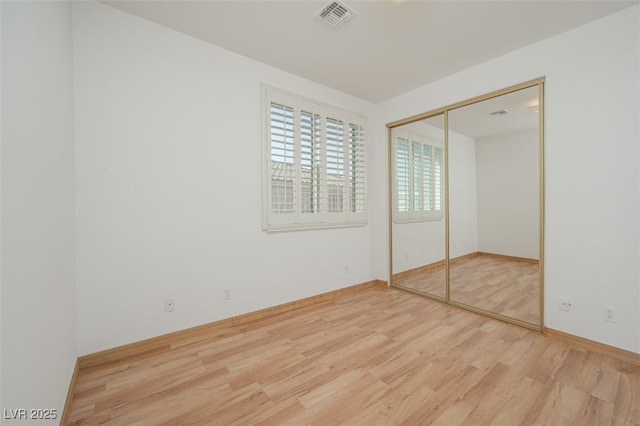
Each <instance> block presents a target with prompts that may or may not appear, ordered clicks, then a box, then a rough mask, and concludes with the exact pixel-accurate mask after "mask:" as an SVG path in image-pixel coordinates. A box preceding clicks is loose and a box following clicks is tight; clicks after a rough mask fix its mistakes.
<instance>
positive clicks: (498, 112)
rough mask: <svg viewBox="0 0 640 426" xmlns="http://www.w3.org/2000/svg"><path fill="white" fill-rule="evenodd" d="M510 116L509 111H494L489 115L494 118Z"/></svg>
mask: <svg viewBox="0 0 640 426" xmlns="http://www.w3.org/2000/svg"><path fill="white" fill-rule="evenodd" d="M506 114H509V111H507V110H506V109H500V110H498V111H494V112H492V113H491V114H489V115H490V116H492V117H500V116H502V115H506Z"/></svg>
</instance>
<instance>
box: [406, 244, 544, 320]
mask: <svg viewBox="0 0 640 426" xmlns="http://www.w3.org/2000/svg"><path fill="white" fill-rule="evenodd" d="M450 268H451V277H450V297H451V300H454V301H456V302H459V303H464V304H466V305H470V306H475V307H477V308H481V309H484V310H487V311H491V312H495V313H498V314H502V315H505V316H508V317H511V318H516V319H519V320H522V321H526V322H529V323H533V324H537V323H539V322H540V321H539V318H540V312H539V306H540V293H539V282H540V268H539V265H538V264H537V263H531V262H526V261H519V260H511V259H506V258H502V257H495V256H491V255H484V254H479V255H477V256H474V257H470V258H466V259H464V260H457V261H456V262H455V263H452V264H451V266H450ZM445 280H446V278H445V267H444V266H441V267H437V268H433V269H431V270H428V271H424V272H421V273H419V274H412V275H410V276H408V277H406V278H403V279H399V280H398V279H394V283H395V284H397V285H402V286H404V287H408V288H411V289H414V290H418V291H422V292H424V293H428V294H433V295H436V296H440V297H445V291H446V290H445Z"/></svg>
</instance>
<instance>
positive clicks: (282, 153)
mask: <svg viewBox="0 0 640 426" xmlns="http://www.w3.org/2000/svg"><path fill="white" fill-rule="evenodd" d="M294 118H295V117H294V112H293V108H291V107H289V106H286V105H282V104H279V103H276V102H272V103H271V104H270V117H269V121H270V123H271V125H270V128H269V141H270V152H269V157H270V159H271V173H270V175H271V185H270V188H271V195H270V199H271V211H272V212H274V213H275V214H292V213H294V212H295V207H296V202H295V193H296V180H297V179H296V178H297V176H296V169H295V141H294Z"/></svg>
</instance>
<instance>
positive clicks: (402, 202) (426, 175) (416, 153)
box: [394, 134, 444, 222]
mask: <svg viewBox="0 0 640 426" xmlns="http://www.w3.org/2000/svg"><path fill="white" fill-rule="evenodd" d="M442 145H443V144H442V141H437V140H434V139H429V138H426V137H424V136H420V135H412V134H396V135H395V137H394V155H395V161H394V164H395V170H394V172H395V173H394V179H395V185H394V187H395V194H394V195H395V197H394V202H395V206H394V207H395V208H394V214H395V217H394V220H395V221H396V222H411V221H423V220H438V219H442V218H443V210H444V183H443V182H444V169H443V162H444V161H443V147H442Z"/></svg>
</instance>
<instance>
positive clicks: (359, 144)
mask: <svg viewBox="0 0 640 426" xmlns="http://www.w3.org/2000/svg"><path fill="white" fill-rule="evenodd" d="M364 137H365V128H364V126H363V125H362V124H358V123H349V158H348V160H349V181H348V183H349V208H350V212H351V213H359V214H364V213H365V211H366V209H367V197H366V196H365V193H366V186H365V183H366V166H365V150H364Z"/></svg>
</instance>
